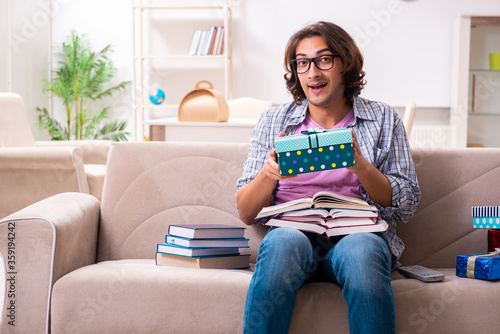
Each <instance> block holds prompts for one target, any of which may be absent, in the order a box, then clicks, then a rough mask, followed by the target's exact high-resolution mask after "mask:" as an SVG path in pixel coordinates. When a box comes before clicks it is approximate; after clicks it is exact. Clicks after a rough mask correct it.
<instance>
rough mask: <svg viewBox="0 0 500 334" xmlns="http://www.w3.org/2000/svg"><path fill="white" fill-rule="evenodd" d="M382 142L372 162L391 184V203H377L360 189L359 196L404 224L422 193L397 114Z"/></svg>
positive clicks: (384, 216) (385, 214) (386, 216)
mask: <svg viewBox="0 0 500 334" xmlns="http://www.w3.org/2000/svg"><path fill="white" fill-rule="evenodd" d="M382 142H383V143H384V145H383V147H382V148H376V150H377V152H375V163H374V165H375V167H377V169H379V170H380V171H381V172H382V173H383V174H384V175H385V176H386V177H387V179H388V180H389V182H390V184H391V187H392V204H391V206H388V207H382V206H380V205H379V204H378V203H375V202H373V200H371V199H370V198H369V196H368V194H367V193H366V192H365V191H364V190H363V189H362V195H363V197H365V199H366V200H367V201H368V202H370V203H371V204H373V205H375V206H376V207H377V208H378V209H379V210H380V215H381V217H382V218H383V219H385V220H392V221H395V222H396V223H399V224H404V223H406V222H407V221H408V220H409V219H410V218H411V217H412V216H413V214H414V213H415V210H416V209H417V205H418V203H419V201H420V196H421V193H420V187H419V185H418V181H417V175H416V173H415V166H414V164H413V159H412V157H411V151H410V146H409V143H408V137H407V135H406V131H405V130H404V126H403V123H402V121H401V119H400V118H399V117H398V116H395V119H394V128H393V131H392V133H391V134H387V135H386V138H384V139H383V140H382Z"/></svg>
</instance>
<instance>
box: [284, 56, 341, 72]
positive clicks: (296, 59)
mask: <svg viewBox="0 0 500 334" xmlns="http://www.w3.org/2000/svg"><path fill="white" fill-rule="evenodd" d="M325 56H330V57H332V67H330V68H327V69H321V68H319V66H318V64H316V59H318V58H321V57H325ZM338 57H340V55H339V54H333V53H332V54H323V55H319V56H316V57H313V58H305V57H304V58H295V59H292V60H291V62H292V67H293V68H294V69H295V72H297V74H305V73H307V72H308V71H309V70H310V69H311V63H314V65H315V66H316V68H317V69H318V70H320V71H328V70H331V69H332V68H333V65H334V64H335V58H338ZM298 60H307V61H308V62H309V64H308V65H307V70H305V71H304V72H300V73H299V71H298V70H297V61H298Z"/></svg>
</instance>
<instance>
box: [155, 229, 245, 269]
mask: <svg viewBox="0 0 500 334" xmlns="http://www.w3.org/2000/svg"><path fill="white" fill-rule="evenodd" d="M244 234H245V228H244V227H236V226H232V225H225V224H190V225H170V226H169V228H168V234H167V235H166V236H165V242H164V243H159V244H158V245H157V248H156V264H157V265H160V266H176V267H188V268H214V269H239V268H248V267H249V266H250V264H249V257H250V255H249V254H240V248H248V247H249V245H248V239H246V238H245V237H244Z"/></svg>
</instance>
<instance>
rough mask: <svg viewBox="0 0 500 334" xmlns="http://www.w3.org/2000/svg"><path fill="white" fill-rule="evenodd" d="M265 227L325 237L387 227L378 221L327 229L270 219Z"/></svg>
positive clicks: (304, 223) (318, 225)
mask: <svg viewBox="0 0 500 334" xmlns="http://www.w3.org/2000/svg"><path fill="white" fill-rule="evenodd" d="M266 225H267V226H276V227H291V228H295V229H297V230H301V231H304V232H312V233H317V234H323V235H325V236H327V237H333V236H337V235H346V234H353V233H358V232H384V231H385V230H387V228H388V227H389V226H388V225H387V223H386V222H385V220H378V221H377V222H374V223H373V222H372V223H371V224H367V225H356V226H338V227H328V226H324V225H321V224H313V223H307V222H297V221H289V220H283V219H270V220H269V221H268V222H267V223H266Z"/></svg>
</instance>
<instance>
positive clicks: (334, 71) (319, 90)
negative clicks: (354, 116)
mask: <svg viewBox="0 0 500 334" xmlns="http://www.w3.org/2000/svg"><path fill="white" fill-rule="evenodd" d="M326 54H332V51H331V50H330V49H329V48H328V46H327V44H326V42H325V40H324V39H323V37H321V36H313V37H307V38H304V39H303V40H301V41H300V42H299V44H298V45H297V50H296V55H297V56H296V58H297V59H300V58H313V57H317V56H320V55H326ZM343 69H344V66H343V64H342V62H341V61H340V58H335V59H334V64H333V67H332V68H331V69H329V70H320V69H318V68H317V67H316V65H315V64H314V63H311V66H310V67H309V70H308V71H307V72H306V73H303V74H298V77H299V80H300V85H301V86H302V89H303V90H304V93H305V95H306V97H307V99H308V100H309V103H311V104H312V105H314V106H316V107H321V108H326V107H329V106H332V105H334V104H335V103H337V104H339V103H342V104H344V85H343V80H342V71H343Z"/></svg>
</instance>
